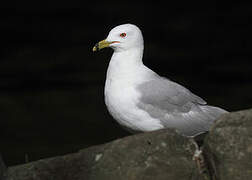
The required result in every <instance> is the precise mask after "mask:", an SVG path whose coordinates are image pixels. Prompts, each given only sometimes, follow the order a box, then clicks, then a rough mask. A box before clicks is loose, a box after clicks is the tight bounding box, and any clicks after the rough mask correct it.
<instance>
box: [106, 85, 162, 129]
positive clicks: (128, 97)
mask: <svg viewBox="0 0 252 180" xmlns="http://www.w3.org/2000/svg"><path fill="white" fill-rule="evenodd" d="M139 97H140V95H139V93H138V92H137V91H136V90H135V89H134V88H133V87H123V86H111V85H107V84H106V86H105V103H106V106H107V108H108V111H109V112H110V114H111V115H112V116H113V118H114V119H115V120H116V121H117V122H118V123H119V124H120V125H122V126H124V127H126V128H129V129H131V130H134V131H153V130H157V129H161V128H163V125H161V123H160V121H159V120H158V119H154V118H152V117H150V116H149V114H148V113H146V112H145V111H143V110H141V109H139V108H138V107H137V103H138V102H139Z"/></svg>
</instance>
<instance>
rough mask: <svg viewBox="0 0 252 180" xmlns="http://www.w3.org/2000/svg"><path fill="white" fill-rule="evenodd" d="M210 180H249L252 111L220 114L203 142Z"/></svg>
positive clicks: (251, 146)
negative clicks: (210, 175)
mask: <svg viewBox="0 0 252 180" xmlns="http://www.w3.org/2000/svg"><path fill="white" fill-rule="evenodd" d="M205 150H206V151H205V155H206V157H207V162H208V164H209V166H210V169H211V172H212V173H211V174H212V175H213V179H218V180H230V179H232V180H248V179H252V109H250V110H245V111H239V112H234V113H229V114H226V115H223V116H222V117H221V118H220V119H219V120H218V121H217V122H216V123H215V125H214V126H213V128H212V129H211V131H210V133H209V135H208V136H207V137H206V139H205Z"/></svg>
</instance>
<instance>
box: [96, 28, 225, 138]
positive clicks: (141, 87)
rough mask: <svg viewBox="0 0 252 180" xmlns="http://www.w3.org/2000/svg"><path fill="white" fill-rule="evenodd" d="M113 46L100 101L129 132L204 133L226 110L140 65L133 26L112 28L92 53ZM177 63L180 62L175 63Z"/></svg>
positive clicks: (137, 36)
mask: <svg viewBox="0 0 252 180" xmlns="http://www.w3.org/2000/svg"><path fill="white" fill-rule="evenodd" d="M106 47H110V48H112V49H113V50H114V53H113V55H112V57H111V59H110V62H109V66H108V69H107V75H106V82H105V90H104V94H105V104H106V106H107V108H108V111H109V112H110V114H111V115H112V117H113V118H114V119H115V120H116V121H117V122H118V123H119V124H120V125H121V126H123V127H125V128H126V129H128V130H129V131H131V132H135V133H137V132H146V131H154V130H159V129H164V128H174V129H176V130H177V131H178V132H179V133H180V134H182V135H184V136H187V137H195V136H197V135H199V134H202V133H205V132H207V131H209V129H210V127H211V125H212V124H213V123H214V121H215V120H216V119H217V118H218V117H219V116H220V115H221V114H223V113H227V111H226V110H224V109H221V108H219V107H214V106H210V105H207V103H206V101H205V100H203V99H202V98H200V97H199V96H197V95H195V94H193V93H192V92H191V91H190V90H188V89H186V88H185V87H183V86H182V85H180V84H178V83H176V82H173V81H171V80H169V79H167V78H165V77H161V76H159V75H158V74H157V73H155V72H154V71H152V70H151V69H149V68H148V67H146V66H145V65H144V64H143V61H142V59H143V50H144V40H143V35H142V32H141V30H140V29H139V28H138V27H137V26H136V25H133V24H123V25H119V26H116V27H114V28H113V29H112V30H111V31H110V32H109V34H108V36H107V38H106V39H105V40H103V41H100V42H99V43H97V44H96V45H95V46H94V48H93V51H97V50H100V49H103V48H106ZM180 66H183V64H180Z"/></svg>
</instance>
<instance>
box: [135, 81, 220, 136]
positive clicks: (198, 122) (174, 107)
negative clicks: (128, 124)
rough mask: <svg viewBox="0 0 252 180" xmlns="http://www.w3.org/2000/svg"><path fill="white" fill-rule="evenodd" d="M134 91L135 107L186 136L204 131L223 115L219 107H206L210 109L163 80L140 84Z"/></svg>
mask: <svg viewBox="0 0 252 180" xmlns="http://www.w3.org/2000/svg"><path fill="white" fill-rule="evenodd" d="M137 89H138V91H139V92H140V94H141V98H140V101H139V103H138V107H139V108H141V109H143V110H145V111H146V112H147V113H148V114H149V115H150V116H151V117H153V118H157V119H159V120H160V121H161V123H162V124H163V125H164V126H165V127H171V128H177V129H178V130H179V131H181V133H182V134H185V135H187V136H193V135H196V134H199V133H202V132H204V131H207V130H208V129H209V127H210V125H211V124H212V122H213V121H214V120H215V119H216V117H217V116H218V115H220V114H221V113H223V112H222V110H221V109H220V108H216V109H214V108H208V107H211V106H207V105H206V102H205V101H204V100H203V99H202V98H200V97H198V96H196V95H195V94H193V93H192V92H190V91H189V90H188V89H186V88H185V87H183V86H181V85H179V84H177V83H175V82H172V81H170V80H168V79H165V78H163V77H155V78H154V79H152V80H150V81H147V82H144V83H142V84H140V85H138V87H137ZM203 106H205V107H204V108H201V107H203ZM209 109H211V110H209ZM218 109H220V110H218ZM215 112H216V113H215Z"/></svg>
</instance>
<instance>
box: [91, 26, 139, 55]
mask: <svg viewBox="0 0 252 180" xmlns="http://www.w3.org/2000/svg"><path fill="white" fill-rule="evenodd" d="M105 47H111V48H113V49H114V51H125V50H129V49H131V48H140V49H143V36H142V33H141V30H140V29H139V28H138V27H137V26H135V25H133V24H123V25H119V26H116V27H115V28H113V29H112V30H111V31H110V32H109V35H108V36H107V38H106V39H105V40H103V41H100V42H99V43H97V44H96V45H95V47H94V48H93V51H96V50H100V49H102V48H105Z"/></svg>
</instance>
